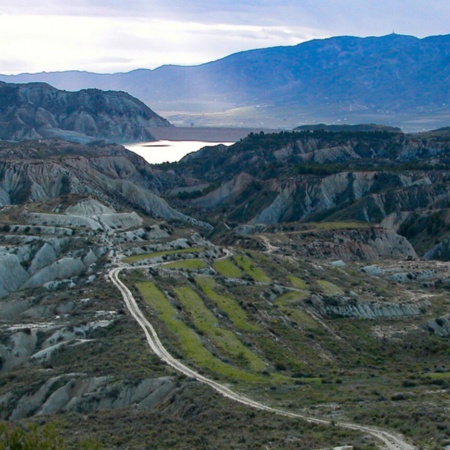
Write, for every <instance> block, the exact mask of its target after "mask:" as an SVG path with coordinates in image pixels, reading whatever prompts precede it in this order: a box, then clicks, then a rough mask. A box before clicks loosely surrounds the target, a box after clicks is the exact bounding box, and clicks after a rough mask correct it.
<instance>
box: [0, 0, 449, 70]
mask: <svg viewBox="0 0 450 450" xmlns="http://www.w3.org/2000/svg"><path fill="white" fill-rule="evenodd" d="M0 2H4V3H5V5H2V7H1V13H0V55H1V58H2V60H1V61H0V72H3V73H16V72H18V71H23V70H26V71H42V70H47V71H53V70H68V69H80V70H90V71H97V72H114V71H127V70H133V69H135V68H138V67H147V68H154V67H157V66H160V65H163V64H183V65H193V64H200V63H203V62H207V61H210V60H214V59H218V58H222V57H224V56H227V55H228V54H231V53H234V52H238V51H243V50H248V49H251V48H262V47H271V46H276V45H293V44H298V43H300V42H303V41H305V40H309V39H313V38H323V37H330V36H336V35H344V34H346V35H355V36H368V35H383V34H388V33H390V32H392V31H393V30H395V32H397V33H403V34H413V35H416V36H419V37H423V36H426V35H430V34H445V33H447V32H448V23H449V21H450V2H447V1H443V0H428V1H427V2H424V1H423V0H240V1H237V0H209V1H208V3H205V2H203V1H199V0H191V1H190V2H186V1H185V0H170V1H167V0H151V1H148V0H128V1H127V2H124V1H123V0H76V1H72V2H66V1H65V0H64V1H63V0H40V1H39V2H36V1H35V0H33V1H30V0H14V1H13V2H7V3H6V0H0Z"/></svg>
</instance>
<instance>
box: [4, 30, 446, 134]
mask: <svg viewBox="0 0 450 450" xmlns="http://www.w3.org/2000/svg"><path fill="white" fill-rule="evenodd" d="M449 76H450V35H443V36H430V37H427V38H423V39H418V38H416V37H413V36H404V35H398V34H390V35H387V36H382V37H367V38H358V37H349V36H343V37H334V38H329V39H320V40H312V41H309V42H305V43H302V44H299V45H296V46H289V47H273V48H266V49H258V50H250V51H244V52H240V53H236V54H233V55H230V56H228V57H226V58H223V59H220V60H217V61H213V62H209V63H206V64H202V65H198V66H186V67H184V66H174V65H167V66H162V67H159V68H157V69H154V70H147V69H139V70H135V71H132V72H128V73H116V74H94V73H88V72H77V71H67V72H50V73H45V72H44V73H37V74H20V75H14V76H6V75H2V76H0V80H3V81H10V82H30V81H44V82H47V83H50V84H52V85H53V86H55V87H57V88H60V89H68V90H78V89H83V88H87V87H91V88H92V87H95V88H100V89H114V90H122V91H126V92H128V93H130V94H131V95H134V96H136V97H137V98H139V99H141V100H142V101H144V102H145V103H146V104H147V105H151V107H154V108H156V109H157V110H158V112H160V113H161V114H163V115H164V116H165V117H167V118H168V119H169V120H171V121H172V123H175V124H179V123H186V124H190V123H194V124H196V125H211V124H214V125H218V124H219V125H234V126H236V125H240V126H243V125H252V126H255V125H257V126H266V127H270V126H271V127H278V126H282V127H288V128H290V127H294V126H297V125H301V124H302V123H314V122H319V121H321V122H327V123H330V122H334V121H342V122H345V121H348V122H349V123H355V122H358V121H359V122H367V121H370V122H378V123H389V124H392V125H397V126H398V125H401V126H402V127H403V128H405V129H409V130H420V129H423V128H428V129H431V128H433V127H435V128H437V127H439V126H444V125H445V124H446V123H447V122H446V121H448V117H449V106H448V105H449V104H450V93H449V90H448V83H449Z"/></svg>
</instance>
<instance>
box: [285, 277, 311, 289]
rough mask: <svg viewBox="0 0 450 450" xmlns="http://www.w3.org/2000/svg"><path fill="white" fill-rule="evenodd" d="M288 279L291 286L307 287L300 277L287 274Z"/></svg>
mask: <svg viewBox="0 0 450 450" xmlns="http://www.w3.org/2000/svg"><path fill="white" fill-rule="evenodd" d="M288 279H289V281H290V283H291V284H292V286H293V287H295V288H297V289H307V286H306V283H305V282H304V281H303V280H301V279H300V278H298V277H295V276H294V275H289V276H288Z"/></svg>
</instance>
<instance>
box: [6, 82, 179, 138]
mask: <svg viewBox="0 0 450 450" xmlns="http://www.w3.org/2000/svg"><path fill="white" fill-rule="evenodd" d="M0 124H1V126H0V139H3V140H9V141H21V140H23V139H39V138H49V137H60V138H63V139H66V140H72V141H77V142H89V141H92V140H94V139H108V140H111V141H115V142H130V141H149V140H154V138H153V136H152V135H151V133H150V132H149V131H148V130H147V128H148V127H157V126H170V123H169V122H168V121H167V120H165V119H163V118H162V117H160V116H158V115H157V114H156V113H154V112H153V111H152V110H151V109H150V108H148V107H147V106H146V105H144V104H143V103H142V102H140V101H139V100H137V99H136V98H134V97H132V96H131V95H129V94H127V93H125V92H114V91H108V92H104V91H100V90H98V89H86V90H82V91H79V92H66V91H60V90H58V89H56V88H54V87H52V86H49V85H48V84H45V83H30V84H25V85H23V84H8V83H0Z"/></svg>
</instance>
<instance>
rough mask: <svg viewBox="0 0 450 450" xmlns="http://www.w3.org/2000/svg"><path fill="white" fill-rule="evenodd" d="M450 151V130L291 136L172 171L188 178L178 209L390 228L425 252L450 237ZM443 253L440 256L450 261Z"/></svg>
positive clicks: (233, 220) (231, 217) (258, 219)
mask: <svg viewBox="0 0 450 450" xmlns="http://www.w3.org/2000/svg"><path fill="white" fill-rule="evenodd" d="M449 150H450V134H449V133H448V130H446V129H443V130H438V131H436V132H431V133H423V134H409V135H408V134H403V133H401V132H392V131H386V130H383V131H355V129H353V128H350V129H338V131H324V130H314V131H303V132H294V133H287V132H282V133H278V134H258V135H250V136H248V137H247V138H246V139H244V140H241V141H240V142H238V143H236V144H234V145H232V146H230V147H226V146H216V147H207V148H204V149H202V150H200V151H199V152H196V153H193V154H190V155H188V156H186V157H185V158H183V160H181V161H180V163H178V164H173V165H170V166H169V167H168V168H170V171H171V173H172V172H173V171H174V172H175V173H176V174H178V176H179V179H178V184H179V186H178V188H177V191H176V192H177V197H178V199H179V203H178V204H179V205H181V204H182V203H181V202H184V203H188V204H189V205H191V206H195V207H196V208H198V209H199V210H200V211H206V214H209V215H210V216H211V217H213V218H214V220H216V222H219V221H225V222H226V223H227V225H228V226H233V225H236V224H243V223H247V224H253V225H257V224H266V225H275V224H277V223H284V222H296V221H301V222H313V221H323V220H326V221H355V220H356V221H360V222H366V223H370V224H380V223H381V224H382V226H383V227H385V228H392V229H394V230H395V231H399V232H400V233H402V234H403V235H405V236H407V237H408V239H409V238H411V239H413V240H414V245H417V248H418V251H419V252H420V253H421V254H423V253H425V252H427V251H428V250H431V248H433V247H434V246H435V245H436V244H437V243H436V242H432V238H433V236H434V239H436V238H438V239H445V238H446V236H447V235H448V232H449V231H450V226H449V225H450V220H449V218H448V215H447V214H446V212H445V211H446V208H447V207H448V205H449V204H450V158H449V157H448V154H449ZM205 183H209V185H207V187H206V188H205V187H204V186H205ZM183 184H184V185H185V186H186V195H184V196H183V192H182V186H183ZM196 185H197V186H201V187H202V188H201V189H199V190H198V191H195V190H194V189H195V186H196ZM419 217H421V218H423V219H421V221H422V222H423V223H422V222H421V225H420V227H417V226H416V225H414V223H417V222H418V221H419V219H418V218H419ZM437 230H439V233H437ZM441 247H442V249H441ZM441 247H439V248H436V250H435V251H434V253H433V254H434V255H447V253H446V251H445V248H446V247H445V244H442V246H441Z"/></svg>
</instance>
